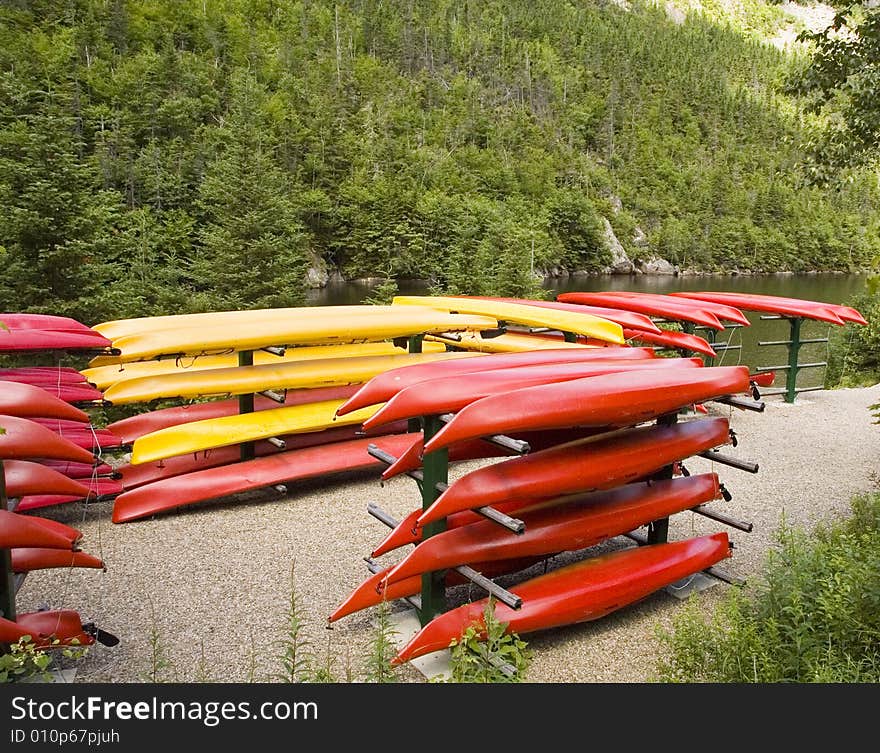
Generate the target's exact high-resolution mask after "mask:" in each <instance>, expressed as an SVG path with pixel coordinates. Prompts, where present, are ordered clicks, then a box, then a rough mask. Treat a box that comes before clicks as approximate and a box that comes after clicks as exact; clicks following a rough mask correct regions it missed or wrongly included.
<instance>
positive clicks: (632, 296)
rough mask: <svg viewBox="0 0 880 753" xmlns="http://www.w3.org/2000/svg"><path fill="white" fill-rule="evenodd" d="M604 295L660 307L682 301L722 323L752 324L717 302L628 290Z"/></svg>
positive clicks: (740, 313)
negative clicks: (652, 302) (712, 315)
mask: <svg viewBox="0 0 880 753" xmlns="http://www.w3.org/2000/svg"><path fill="white" fill-rule="evenodd" d="M605 295H615V296H617V297H618V298H624V299H629V300H635V301H654V302H655V303H659V304H661V305H666V304H667V303H669V302H670V301H671V302H673V303H677V302H682V301H684V302H685V303H686V305H687V304H689V305H690V306H691V307H692V308H694V309H698V310H700V311H704V312H708V313H711V314H714V315H715V316H716V317H717V318H718V319H720V320H722V321H728V322H733V323H734V324H741V325H742V326H743V327H750V326H751V324H752V323H751V322H750V321H749V319H748V317H746V315H745V314H744V313H743V312H742V311H740V310H739V309H738V308H736V307H734V306H729V305H727V304H724V303H718V302H717V301H704V300H700V301H697V300H692V299H681V298H670V297H669V296H668V295H665V294H662V293H636V292H633V291H629V290H609V291H606V293H605Z"/></svg>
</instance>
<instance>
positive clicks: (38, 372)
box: [0, 366, 87, 385]
mask: <svg viewBox="0 0 880 753" xmlns="http://www.w3.org/2000/svg"><path fill="white" fill-rule="evenodd" d="M0 379H3V380H8V381H10V382H24V383H25V384H36V385H41V384H87V380H86V378H85V375H83V374H81V373H80V372H79V371H77V370H76V369H74V368H72V367H70V366H18V367H14V368H9V369H0Z"/></svg>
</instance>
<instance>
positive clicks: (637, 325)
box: [455, 296, 660, 332]
mask: <svg viewBox="0 0 880 753" xmlns="http://www.w3.org/2000/svg"><path fill="white" fill-rule="evenodd" d="M455 297H456V298H479V299H480V300H484V301H501V302H502V303H518V304H521V305H523V306H537V307H538V308H545V309H556V310H557V311H570V312H572V313H574V314H592V315H593V316H598V317H599V318H600V319H607V320H608V321H609V322H614V323H616V324H619V325H620V326H621V327H629V328H631V329H643V330H645V331H646V332H659V331H660V328H659V327H658V326H657V325H656V324H654V322H652V321H651V319H650V317H647V316H645V315H644V314H639V313H636V312H635V311H624V310H623V309H612V308H608V307H607V306H586V305H584V304H578V303H562V302H561V301H533V300H530V299H527V298H490V297H489V296H455Z"/></svg>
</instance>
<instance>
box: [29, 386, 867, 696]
mask: <svg viewBox="0 0 880 753" xmlns="http://www.w3.org/2000/svg"><path fill="white" fill-rule="evenodd" d="M878 401H880V384H878V385H875V386H873V387H869V388H865V389H849V390H834V391H828V392H812V393H805V394H803V395H802V396H801V397H799V398H798V401H797V403H796V404H794V405H788V404H786V403H783V402H782V401H781V399H780V398H778V397H772V398H768V399H767V409H766V410H765V412H764V413H760V414H759V413H753V412H745V411H739V410H733V409H730V410H728V409H726V408H725V409H724V411H723V412H722V413H721V414H722V415H729V416H730V420H731V426H732V428H734V430H735V431H736V432H737V435H738V438H739V444H738V446H737V447H736V448H735V449H732V448H730V447H728V448H726V449H725V452H727V453H728V454H733V455H735V456H737V457H739V458H742V459H745V460H751V461H755V462H758V463H759V464H760V470H759V472H758V473H757V474H755V475H753V474H750V473H745V472H742V471H738V470H734V469H731V468H728V467H726V466H717V467H716V468H715V470H717V471H718V473H719V475H720V476H721V478H722V480H723V481H724V483H725V485H726V486H727V487H728V489H729V490H730V491H731V493H732V494H733V500H732V501H731V502H729V503H725V502H723V501H721V502H718V503H716V504H717V505H718V506H719V507H720V508H721V509H723V510H724V511H726V512H728V513H729V514H731V515H734V516H736V517H739V518H742V519H746V520H750V521H752V522H753V523H754V530H753V531H752V533H742V532H739V531H736V530H731V531H730V534H731V538H732V539H733V540H734V542H735V545H736V549H735V552H734V555H733V558H732V559H730V560H728V561H727V562H726V563H725V565H724V566H725V568H726V569H727V570H729V571H730V572H731V573H733V574H735V575H739V576H741V577H743V578H750V577H753V576H756V575H757V574H759V572H760V570H761V566H762V563H763V561H764V558H765V556H766V553H767V551H768V550H769V549H770V548H771V547H773V546H774V534H775V532H776V531H777V530H778V526H779V523H780V521H781V520H782V516H783V515H784V516H785V520H786V521H787V522H788V523H789V524H790V525H794V526H797V527H802V528H809V527H812V526H813V525H815V524H816V523H817V522H819V521H822V520H828V519H830V518H834V517H837V516H841V515H845V514H846V513H847V512H848V510H849V500H850V498H851V496H852V495H853V494H855V493H858V492H860V491H864V490H868V489H871V488H873V487H874V486H875V485H876V474H877V472H878V471H880V426H877V425H875V424H873V423H872V416H871V414H870V412H869V411H868V406H869V405H870V404H871V403H876V402H878ZM713 412H714V411H713ZM484 462H485V461H484ZM477 464H478V463H467V464H460V465H458V466H455V467H454V468H453V469H452V473H451V477H452V478H453V479H454V478H456V477H458V476H460V475H462V474H463V473H465V472H467V471H468V470H471V469H472V468H474V467H477ZM686 465H687V467H688V470H690V471H691V472H692V473H698V472H702V471H705V470H709V469H710V466H711V464H710V463H709V462H708V461H705V460H703V459H700V458H696V459H692V460H689V461H688V462H687V463H686ZM370 501H374V502H377V503H379V504H380V505H381V506H382V507H384V508H385V509H386V510H388V511H389V512H391V513H393V514H394V515H396V516H398V517H402V516H403V515H404V514H405V513H407V512H409V511H410V510H411V509H413V508H414V507H416V506H417V505H418V490H417V488H416V486H415V483H414V482H413V481H411V480H410V479H408V478H405V477H404V478H398V479H394V480H393V481H392V482H390V483H388V484H385V485H384V486H383V485H381V484H380V483H379V480H378V472H375V471H374V472H365V473H358V474H348V475H346V476H340V477H337V479H336V480H334V481H333V482H332V483H327V482H314V483H307V484H298V485H296V487H295V488H293V489H292V491H291V493H290V494H289V495H288V496H286V497H280V496H279V495H278V494H277V493H276V492H274V491H270V492H260V493H253V494H250V495H242V496H240V497H239V499H238V500H236V501H226V502H224V503H221V504H204V505H202V506H200V507H199V508H198V509H191V510H188V511H184V512H179V513H174V514H166V515H163V516H159V517H156V518H154V519H151V520H143V521H139V522H134V523H127V524H124V525H114V524H113V523H111V522H110V514H111V511H112V503H99V504H92V505H88V506H78V505H67V506H61V507H58V508H47V509H46V510H45V511H43V512H44V514H45V515H47V516H48V517H52V518H55V519H57V520H61V521H63V522H65V523H69V524H72V525H76V526H78V527H79V528H81V529H82V530H83V532H84V534H85V538H84V541H83V548H84V549H85V550H86V551H88V552H90V553H92V554H95V555H99V556H101V557H102V558H103V559H104V562H105V563H106V566H107V569H106V572H103V573H102V572H100V571H94V570H70V571H66V570H49V571H42V572H36V573H33V574H31V575H30V576H29V577H28V579H27V580H26V581H25V583H24V586H23V587H22V589H21V591H20V592H19V595H18V606H19V611H29V610H33V609H36V608H39V607H40V606H43V605H48V606H51V607H52V608H61V607H64V608H70V609H76V610H78V611H79V612H80V613H81V614H82V615H83V617H84V618H86V619H90V620H94V621H95V622H96V623H97V624H98V625H99V626H101V627H103V628H105V629H106V630H108V631H110V632H112V633H114V634H116V635H118V636H119V637H120V639H121V641H120V644H119V645H118V646H116V647H114V648H105V647H103V646H100V645H96V646H95V647H94V648H92V649H91V650H90V652H89V654H88V656H87V657H86V658H85V659H84V660H82V661H81V662H79V663H78V665H77V666H78V674H77V682H110V681H112V682H139V681H143V680H150V679H153V678H154V677H155V676H158V678H159V679H170V680H177V681H181V682H197V681H200V680H211V681H218V682H243V681H248V680H251V679H254V680H257V681H269V680H272V679H275V678H276V676H277V673H278V672H279V671H280V669H281V662H280V656H281V655H282V653H283V649H282V648H281V646H280V645H279V641H281V640H282V638H283V634H284V633H283V631H284V625H285V615H286V611H287V608H288V603H289V598H290V593H291V589H290V569H291V564H292V563H294V561H295V571H296V573H295V577H296V593H297V596H298V597H299V601H300V606H301V610H302V615H303V616H304V618H305V619H306V622H307V624H306V628H305V629H306V632H307V634H308V636H309V637H310V639H311V642H312V644H313V647H314V648H315V650H316V654H317V656H318V658H319V660H320V661H322V662H323V661H324V660H325V658H326V656H327V653H328V641H329V651H330V654H331V655H332V656H333V657H335V659H334V664H333V669H334V671H335V672H336V673H337V675H338V676H340V677H342V678H343V679H344V677H345V675H346V670H347V668H349V669H350V671H351V672H352V673H353V674H355V675H357V674H358V673H359V671H360V668H361V663H362V661H363V657H364V656H365V650H364V648H365V646H366V644H367V642H368V641H369V639H370V637H371V635H372V631H373V628H372V623H371V620H372V618H373V614H372V612H373V610H369V611H367V612H361V613H357V614H355V615H352V616H350V617H347V618H345V619H343V620H341V621H340V622H339V623H337V625H336V627H335V628H334V629H333V630H332V631H328V630H326V629H325V628H324V624H325V619H326V616H327V615H328V614H329V613H330V612H331V611H333V609H334V608H335V607H336V606H337V605H338V603H339V602H340V601H341V600H342V599H343V598H344V597H345V596H347V595H348V593H349V592H350V591H351V589H352V588H354V587H355V586H356V585H357V584H358V583H360V582H361V581H362V580H363V579H364V578H365V577H366V570H365V567H364V563H363V561H362V558H363V557H364V556H365V555H367V554H368V553H369V551H370V550H371V548H372V547H373V546H374V545H375V544H376V543H377V542H378V541H379V540H380V539H381V538H382V536H383V535H384V533H385V530H386V529H385V528H384V527H383V526H382V525H381V524H380V523H379V522H378V521H376V520H374V519H373V518H371V517H370V516H369V515H367V513H366V506H367V503H368V502H370ZM717 530H724V527H723V526H722V525H721V524H719V523H716V522H714V521H711V520H709V519H706V518H703V517H700V516H697V515H694V514H692V513H682V514H679V515H676V516H675V517H674V518H673V519H672V521H671V523H670V539H680V538H685V537H688V536H692V535H701V534H703V533H712V532H714V531H717ZM625 545H627V540H626V539H615V540H614V541H613V542H610V543H609V544H608V545H606V546H607V547H612V548H616V547H618V546H625ZM397 556H399V555H396V553H390V554H389V555H386V556H385V557H384V558H382V560H381V561H382V562H383V564H389V563H391V562H393V561H395V559H396V558H397ZM564 559H565V558H564V557H558V558H556V560H555V561H554V562H553V563H552V565H551V566H556V565H557V564H558V563H560V562H562V561H564ZM541 569H542V568H541V567H538V568H535V569H534V571H535V573H538V572H541ZM500 582H501V583H502V584H505V585H509V584H511V583H513V582H514V581H512V580H511V579H509V578H508V579H500ZM730 587H731V586H728V585H726V584H719V585H718V586H716V587H713V588H711V589H709V590H708V591H704V592H702V593H701V594H699V596H698V597H697V598H698V599H699V600H700V601H701V603H702V604H705V606H706V607H707V608H709V607H711V605H712V604H713V603H714V602H716V601H717V600H718V598H719V597H721V596H722V595H723V593H724V591H725V590H726V589H728V588H730ZM455 596H456V597H457V598H458V599H462V598H466V596H467V594H466V589H465V588H464V587H461V588H459V589H458V590H457V591H456V593H455ZM682 605H683V602H681V601H679V600H677V599H675V598H673V597H671V596H669V595H668V594H667V593H665V592H660V593H658V594H655V595H654V596H652V597H650V598H648V599H646V600H645V601H643V602H641V603H640V604H638V605H634V606H631V607H629V608H627V609H624V610H621V611H619V612H617V613H615V614H612V615H610V616H608V617H606V618H604V619H602V620H599V621H596V622H592V623H586V624H582V625H576V626H570V627H565V628H560V629H557V630H553V631H546V632H544V633H540V634H533V635H531V636H528V640H529V644H530V646H531V648H532V649H533V652H534V660H533V664H532V667H531V671H530V674H529V678H528V679H529V680H531V681H534V682H645V681H648V680H650V679H651V677H652V673H653V669H654V666H655V665H654V657H655V655H656V653H657V650H658V645H657V641H656V638H655V630H656V627H657V626H658V625H662V626H668V625H670V624H671V618H672V617H673V615H674V614H675V613H676V612H678V610H680V609H681V608H682ZM157 650H158V652H159V653H160V654H161V658H162V660H161V661H156V655H157ZM157 665H159V666H158V669H157ZM400 680H401V681H403V682H423V681H424V678H423V677H422V676H421V674H419V673H418V672H417V671H416V670H414V669H413V668H412V667H403V668H402V669H401V672H400Z"/></svg>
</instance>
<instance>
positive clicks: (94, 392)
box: [42, 382, 104, 403]
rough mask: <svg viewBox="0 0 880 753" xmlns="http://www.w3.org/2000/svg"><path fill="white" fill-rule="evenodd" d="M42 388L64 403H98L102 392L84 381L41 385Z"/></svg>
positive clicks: (102, 395) (102, 396)
mask: <svg viewBox="0 0 880 753" xmlns="http://www.w3.org/2000/svg"><path fill="white" fill-rule="evenodd" d="M42 389H44V390H46V392H48V393H49V394H50V395H54V396H55V397H57V398H59V399H60V400H64V402H66V403H100V402H101V401H102V400H103V399H104V393H103V392H101V390H99V389H97V388H96V387H92V385H90V384H88V383H87V382H84V383H82V384H61V385H55V386H53V385H50V384H46V385H43V387H42Z"/></svg>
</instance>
